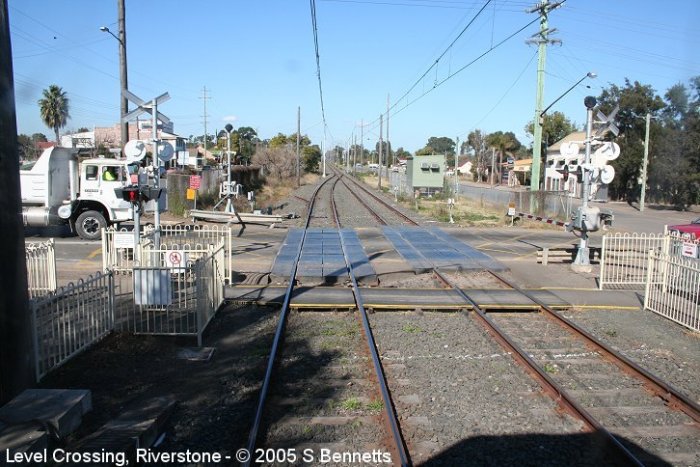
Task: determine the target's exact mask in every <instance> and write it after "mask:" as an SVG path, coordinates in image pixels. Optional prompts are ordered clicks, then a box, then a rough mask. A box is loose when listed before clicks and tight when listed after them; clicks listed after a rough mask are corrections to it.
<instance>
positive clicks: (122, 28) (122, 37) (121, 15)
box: [117, 0, 129, 147]
mask: <svg viewBox="0 0 700 467" xmlns="http://www.w3.org/2000/svg"><path fill="white" fill-rule="evenodd" d="M117 9H118V10H119V11H118V12H117V15H118V22H119V82H120V83H121V88H122V89H121V90H122V93H121V96H122V101H121V117H124V115H126V114H127V113H128V112H129V100H128V99H127V98H126V96H124V93H123V91H125V90H126V89H128V87H129V84H128V82H127V73H126V18H125V16H126V13H125V10H124V0H117ZM120 120H121V119H120ZM121 140H122V147H123V146H124V145H125V144H126V143H127V142H128V141H129V122H127V121H124V120H121Z"/></svg>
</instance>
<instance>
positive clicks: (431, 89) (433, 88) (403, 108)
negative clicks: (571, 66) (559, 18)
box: [373, 17, 540, 123]
mask: <svg viewBox="0 0 700 467" xmlns="http://www.w3.org/2000/svg"><path fill="white" fill-rule="evenodd" d="M539 20H540V19H539V17H537V18H535V19H533V20H532V21H530V22H528V23H527V24H525V25H524V26H522V27H521V28H519V29H518V30H517V31H515V32H513V33H512V34H510V35H508V36H507V37H506V38H504V39H502V40H501V41H499V42H498V43H496V44H495V45H493V46H491V47H489V48H488V49H487V50H486V51H485V52H483V53H482V54H481V55H479V56H478V57H476V58H474V59H473V60H471V61H470V62H469V63H467V64H465V65H464V66H462V67H460V68H459V69H457V71H455V72H453V73H450V74H449V75H447V76H446V77H445V78H443V79H442V80H440V81H437V82H436V83H435V84H434V85H433V87H431V88H429V89H428V90H426V91H424V92H423V93H422V94H420V95H419V96H418V97H416V98H415V99H413V100H411V101H408V102H407V103H406V104H405V105H404V106H403V107H400V108H399V109H398V110H394V112H393V113H392V115H396V114H398V113H400V112H402V111H404V110H405V109H406V108H408V107H410V106H411V105H413V104H414V103H416V102H417V101H419V100H420V99H422V98H423V97H425V96H426V95H428V94H430V93H431V92H432V91H434V90H435V89H437V88H439V87H440V86H442V85H443V84H445V82H447V81H448V80H450V79H452V78H454V77H455V76H456V75H458V74H459V73H461V72H463V71H464V70H466V69H467V68H469V67H470V66H472V65H474V64H475V63H476V62H478V61H479V60H481V59H482V58H484V57H485V56H486V55H488V54H489V53H491V52H493V51H494V50H495V49H497V48H499V47H500V46H501V45H503V44H505V43H506V42H508V41H509V40H510V39H512V38H514V37H515V36H517V35H518V34H520V33H521V32H523V31H524V30H525V29H527V28H528V27H530V26H532V25H533V24H535V23H536V22H539ZM405 96H406V95H404V96H403V97H402V99H403V98H404V97H405ZM399 102H400V100H399V101H397V102H396V104H394V106H392V108H394V107H395V106H396V105H398V103H399ZM373 123H374V122H373Z"/></svg>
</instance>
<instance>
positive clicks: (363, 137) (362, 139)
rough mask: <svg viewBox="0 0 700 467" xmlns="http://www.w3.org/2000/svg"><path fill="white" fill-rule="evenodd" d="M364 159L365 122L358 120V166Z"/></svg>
mask: <svg viewBox="0 0 700 467" xmlns="http://www.w3.org/2000/svg"><path fill="white" fill-rule="evenodd" d="M364 157H365V121H364V120H360V164H362V159H364Z"/></svg>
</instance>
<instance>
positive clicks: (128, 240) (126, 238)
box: [114, 232, 134, 250]
mask: <svg viewBox="0 0 700 467" xmlns="http://www.w3.org/2000/svg"><path fill="white" fill-rule="evenodd" d="M114 248H117V249H131V250H133V249H134V233H133V232H114Z"/></svg>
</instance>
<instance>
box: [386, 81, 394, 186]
mask: <svg viewBox="0 0 700 467" xmlns="http://www.w3.org/2000/svg"><path fill="white" fill-rule="evenodd" d="M390 161H391V164H389V162H390ZM389 165H394V158H393V157H392V154H391V143H390V142H389V94H387V95H386V166H387V168H389ZM386 176H387V178H388V177H389V173H388V172H387V175H386Z"/></svg>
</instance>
